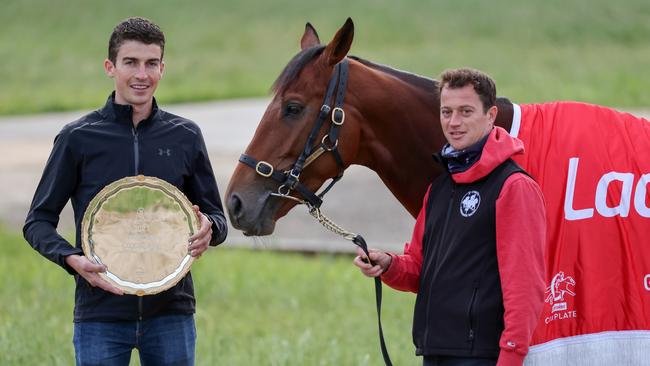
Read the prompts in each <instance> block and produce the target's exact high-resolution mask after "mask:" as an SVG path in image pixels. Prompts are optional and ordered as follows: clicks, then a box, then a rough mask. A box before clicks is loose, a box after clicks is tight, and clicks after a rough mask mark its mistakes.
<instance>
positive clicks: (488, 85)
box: [438, 68, 497, 112]
mask: <svg viewBox="0 0 650 366" xmlns="http://www.w3.org/2000/svg"><path fill="white" fill-rule="evenodd" d="M467 85H472V86H473V87H474V91H476V94H478V96H479V98H480V99H481V102H482V103H483V112H487V111H488V109H490V107H492V106H494V105H496V100H497V87H496V86H495V84H494V80H492V78H490V76H488V75H487V74H486V73H484V72H482V71H479V70H475V69H469V68H460V69H451V70H445V71H444V72H443V73H442V74H440V84H439V90H438V91H439V92H440V93H442V88H444V87H448V88H451V89H456V88H462V87H464V86H467Z"/></svg>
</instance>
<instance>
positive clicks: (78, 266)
mask: <svg viewBox="0 0 650 366" xmlns="http://www.w3.org/2000/svg"><path fill="white" fill-rule="evenodd" d="M65 262H66V263H67V264H68V265H69V266H70V267H72V268H73V269H74V270H75V271H77V273H79V275H80V276H81V277H83V278H84V279H85V280H86V281H87V282H88V283H89V284H90V285H91V286H92V287H99V288H101V289H102V290H104V291H108V292H110V293H113V294H115V295H124V292H123V291H122V290H120V289H119V288H117V287H115V286H113V285H111V284H110V283H108V282H107V281H105V280H104V279H103V278H101V277H100V276H99V273H100V272H106V270H107V268H106V266H105V265H102V264H95V263H93V262H91V261H90V260H89V259H88V258H86V257H84V256H82V255H78V254H72V255H69V256H67V257H65Z"/></svg>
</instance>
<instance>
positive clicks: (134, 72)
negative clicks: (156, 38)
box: [104, 40, 165, 108]
mask: <svg viewBox="0 0 650 366" xmlns="http://www.w3.org/2000/svg"><path fill="white" fill-rule="evenodd" d="M164 68H165V65H164V63H163V61H162V49H161V48H160V46H159V45H157V44H145V43H142V42H139V41H135V40H128V41H125V42H124V43H122V45H121V46H120V48H119V50H118V52H117V57H116V60H115V63H113V62H112V61H111V60H109V59H106V60H105V61H104V69H105V70H106V74H108V76H110V77H111V78H113V80H114V82H115V103H117V104H130V105H132V106H134V107H145V108H150V107H151V103H152V100H153V94H154V92H155V91H156V87H157V86H158V81H159V80H160V78H161V77H162V74H163V70H164Z"/></svg>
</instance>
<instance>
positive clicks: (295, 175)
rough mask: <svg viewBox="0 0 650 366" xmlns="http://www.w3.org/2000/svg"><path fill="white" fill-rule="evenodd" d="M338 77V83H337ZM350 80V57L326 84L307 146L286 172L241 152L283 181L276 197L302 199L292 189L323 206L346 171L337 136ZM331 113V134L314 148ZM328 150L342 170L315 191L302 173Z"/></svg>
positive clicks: (261, 172) (263, 172)
mask: <svg viewBox="0 0 650 366" xmlns="http://www.w3.org/2000/svg"><path fill="white" fill-rule="evenodd" d="M337 80H338V82H337ZM347 81H348V60H347V59H344V60H343V61H341V62H340V63H338V64H336V67H335V68H334V72H333V74H332V77H331V78H330V81H329V84H328V85H327V92H326V94H325V99H324V100H323V105H322V106H321V108H320V112H319V113H318V116H317V117H316V121H315V122H314V127H313V128H312V130H311V133H310V134H309V137H307V141H306V142H305V147H304V148H303V150H302V153H301V154H300V156H299V157H298V159H297V160H296V162H295V163H294V164H293V166H292V167H291V169H290V170H287V171H285V172H281V171H278V170H277V169H276V168H275V167H273V165H271V164H270V163H268V162H266V161H263V160H257V159H255V158H253V157H251V156H249V155H246V154H242V155H241V156H240V157H239V161H240V162H242V163H244V164H246V165H248V166H249V167H251V168H253V169H255V171H256V172H257V174H259V175H261V176H263V177H267V178H271V179H273V180H275V181H276V182H278V183H280V186H279V187H278V190H277V192H276V193H272V195H273V196H276V197H282V198H289V199H294V200H297V201H299V202H300V200H299V199H297V198H295V197H293V196H291V191H294V190H295V191H298V193H300V194H301V195H302V197H303V198H304V200H305V201H306V202H307V203H308V205H309V206H310V208H311V207H316V208H318V207H320V205H321V204H322V203H323V196H325V193H327V192H328V191H329V190H330V189H331V188H332V187H333V186H334V184H336V182H338V181H339V180H340V179H341V177H343V171H344V170H345V165H344V164H343V159H342V158H341V154H340V153H339V150H338V138H339V132H340V128H341V126H343V123H344V122H345V112H344V111H343V100H344V98H345V87H346V84H347ZM335 88H336V99H335V102H334V108H332V107H331V106H330V103H331V100H332V96H333V95H334V89H335ZM330 112H331V116H332V117H331V122H332V123H331V125H330V129H329V133H328V134H327V135H325V136H323V138H322V140H321V142H320V143H319V144H318V145H316V146H314V147H312V145H313V144H314V140H316V136H317V135H318V132H319V131H320V129H321V127H322V126H323V123H324V122H325V120H326V119H327V116H329V115H330ZM326 151H329V152H331V153H332V154H333V156H334V159H335V160H336V163H337V164H338V166H339V173H338V175H337V176H336V177H334V178H332V181H331V182H330V183H329V185H328V186H327V187H326V188H325V189H324V190H323V191H322V192H320V193H314V192H312V191H310V190H309V188H307V187H305V185H304V184H302V183H301V182H300V174H301V173H302V171H303V169H305V167H307V165H309V164H311V163H312V162H313V161H314V160H316V159H317V158H318V157H319V156H320V155H321V154H323V153H324V152H326Z"/></svg>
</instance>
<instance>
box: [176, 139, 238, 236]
mask: <svg viewBox="0 0 650 366" xmlns="http://www.w3.org/2000/svg"><path fill="white" fill-rule="evenodd" d="M196 149H197V151H196V157H195V160H194V174H192V175H191V176H190V177H189V179H188V181H187V182H186V183H187V184H186V185H185V194H186V195H187V198H188V199H189V200H190V202H192V204H194V205H197V206H199V209H200V210H201V212H202V213H204V214H206V215H207V216H208V218H209V219H210V221H211V222H212V239H211V240H210V245H211V246H216V245H218V244H221V243H223V241H224V240H226V235H227V234H228V225H227V223H226V217H225V216H224V213H223V205H222V204H221V196H220V195H219V188H217V181H216V179H215V178H214V172H213V171H212V165H211V164H210V158H209V157H208V150H207V148H206V147H205V141H204V140H203V135H202V134H201V131H200V130H199V131H198V133H197V141H196Z"/></svg>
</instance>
